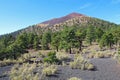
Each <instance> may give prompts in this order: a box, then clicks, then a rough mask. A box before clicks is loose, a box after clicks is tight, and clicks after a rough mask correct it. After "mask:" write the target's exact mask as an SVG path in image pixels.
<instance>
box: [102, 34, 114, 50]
mask: <svg viewBox="0 0 120 80" xmlns="http://www.w3.org/2000/svg"><path fill="white" fill-rule="evenodd" d="M113 38H114V37H113V35H112V33H109V32H106V33H105V34H104V35H103V36H102V38H101V40H100V47H101V48H102V47H104V46H107V47H109V48H110V49H111V48H112V46H113V44H114V39H113Z"/></svg>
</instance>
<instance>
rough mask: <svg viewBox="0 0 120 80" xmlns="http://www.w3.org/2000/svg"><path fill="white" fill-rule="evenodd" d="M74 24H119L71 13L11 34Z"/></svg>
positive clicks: (104, 26) (95, 25)
mask: <svg viewBox="0 0 120 80" xmlns="http://www.w3.org/2000/svg"><path fill="white" fill-rule="evenodd" d="M74 25H77V26H78V27H87V26H94V27H103V28H104V29H108V28H109V27H112V26H117V24H115V23H111V22H108V21H105V20H102V19H98V18H93V17H89V16H86V15H83V14H79V13H71V14H68V15H66V16H63V17H60V18H54V19H51V20H48V21H44V22H42V23H38V24H35V25H31V26H28V27H27V28H24V29H22V30H18V31H15V32H12V33H10V34H11V35H13V36H16V35H18V34H19V33H22V32H34V33H37V34H41V33H43V32H45V31H47V30H52V31H59V30H61V29H62V28H63V27H64V26H74Z"/></svg>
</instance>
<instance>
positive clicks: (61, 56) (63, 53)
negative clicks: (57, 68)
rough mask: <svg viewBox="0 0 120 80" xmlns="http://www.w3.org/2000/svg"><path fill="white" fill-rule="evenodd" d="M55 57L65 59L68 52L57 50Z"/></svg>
mask: <svg viewBox="0 0 120 80" xmlns="http://www.w3.org/2000/svg"><path fill="white" fill-rule="evenodd" d="M56 57H57V58H58V59H59V60H67V59H69V58H70V56H69V54H67V53H65V52H57V54H56Z"/></svg>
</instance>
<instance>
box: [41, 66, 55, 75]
mask: <svg viewBox="0 0 120 80" xmlns="http://www.w3.org/2000/svg"><path fill="white" fill-rule="evenodd" d="M56 72H57V66H56V65H50V66H48V67H45V68H43V70H42V74H43V75H45V76H50V75H54V74H55V73H56Z"/></svg>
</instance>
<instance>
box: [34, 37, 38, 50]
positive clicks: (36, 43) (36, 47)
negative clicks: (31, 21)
mask: <svg viewBox="0 0 120 80" xmlns="http://www.w3.org/2000/svg"><path fill="white" fill-rule="evenodd" d="M33 47H34V49H36V50H38V49H39V38H38V36H35V37H34V43H33Z"/></svg>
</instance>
